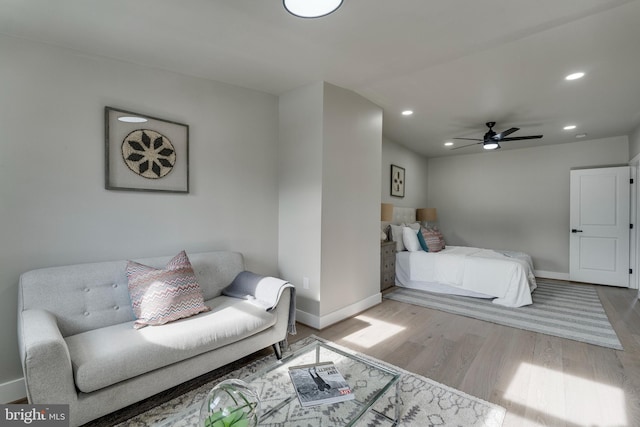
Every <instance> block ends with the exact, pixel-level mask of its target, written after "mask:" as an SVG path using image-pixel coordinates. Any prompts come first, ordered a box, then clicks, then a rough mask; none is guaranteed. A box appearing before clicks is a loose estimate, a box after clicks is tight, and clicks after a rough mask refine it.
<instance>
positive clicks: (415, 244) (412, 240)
mask: <svg viewBox="0 0 640 427" xmlns="http://www.w3.org/2000/svg"><path fill="white" fill-rule="evenodd" d="M402 241H403V243H404V246H405V247H406V248H407V250H408V251H409V252H417V251H421V250H422V248H421V247H420V242H419V241H418V234H417V233H416V232H415V231H414V230H413V229H412V228H409V227H403V228H402Z"/></svg>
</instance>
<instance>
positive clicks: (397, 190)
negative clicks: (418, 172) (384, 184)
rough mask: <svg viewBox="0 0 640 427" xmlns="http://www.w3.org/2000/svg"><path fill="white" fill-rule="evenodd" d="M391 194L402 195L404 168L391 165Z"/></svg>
mask: <svg viewBox="0 0 640 427" xmlns="http://www.w3.org/2000/svg"><path fill="white" fill-rule="evenodd" d="M391 195H392V196H395V197H404V168H401V167H400V166H396V165H391Z"/></svg>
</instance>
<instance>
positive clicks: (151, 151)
mask: <svg viewBox="0 0 640 427" xmlns="http://www.w3.org/2000/svg"><path fill="white" fill-rule="evenodd" d="M122 158H123V159H124V162H125V163H126V164H127V167H128V168H129V169H131V171H133V172H134V173H136V174H137V175H140V176H141V177H144V178H148V179H159V178H162V177H164V176H166V175H167V174H169V173H170V172H171V171H172V170H173V167H174V166H175V164H176V150H175V148H174V147H173V144H171V141H170V140H169V138H167V137H166V136H164V135H162V134H161V133H159V132H156V131H154V130H149V129H137V130H134V131H133V132H131V133H130V134H129V135H127V136H126V137H125V138H124V140H123V141H122Z"/></svg>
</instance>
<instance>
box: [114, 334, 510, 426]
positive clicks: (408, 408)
mask: <svg viewBox="0 0 640 427" xmlns="http://www.w3.org/2000/svg"><path fill="white" fill-rule="evenodd" d="M313 340H320V341H324V342H326V341H325V340H322V339H321V338H318V337H315V336H311V337H308V338H305V339H303V340H300V341H298V342H296V343H294V344H292V345H291V349H290V351H295V350H296V349H298V348H301V347H302V346H304V345H307V344H310V343H311V342H313ZM331 345H333V346H335V347H338V348H340V349H342V350H344V351H347V352H350V353H354V354H355V353H356V352H354V351H352V350H349V349H346V348H345V347H342V346H339V345H336V344H333V343H332V344H331ZM360 356H362V357H365V358H367V359H369V360H372V361H374V362H376V363H378V364H380V365H383V366H386V367H388V368H391V369H394V370H396V371H398V372H400V374H401V378H400V387H399V402H400V422H399V423H398V426H415V427H423V426H465V427H471V426H478V427H499V426H501V425H502V423H503V421H504V417H505V413H506V411H505V409H504V408H502V407H500V406H498V405H495V404H493V403H489V402H486V401H483V400H481V399H478V398H476V397H473V396H470V395H468V394H465V393H463V392H461V391H459V390H456V389H453V388H451V387H448V386H446V385H443V384H439V383H437V382H435V381H433V380H430V379H428V378H425V377H422V376H420V375H416V374H413V373H411V372H408V371H405V370H403V369H400V368H398V367H396V366H393V365H390V364H387V363H385V362H382V361H380V360H377V359H374V358H372V357H369V356H366V355H362V354H360ZM274 361H275V359H274V357H273V355H270V356H265V357H262V358H260V359H257V360H255V361H253V362H251V363H249V364H248V365H246V366H243V367H241V368H239V369H237V370H234V371H232V372H229V373H227V374H224V375H222V376H220V377H219V378H216V379H215V380H213V381H211V382H209V383H207V384H204V385H202V386H200V387H198V388H196V389H194V390H191V391H188V392H186V393H184V394H183V395H181V396H179V397H177V398H175V399H173V400H170V401H168V402H166V403H164V404H160V405H159V406H157V407H155V408H153V409H151V410H149V411H147V412H144V413H142V414H140V415H138V416H135V417H133V418H131V419H128V420H126V421H124V422H121V423H119V424H117V426H119V427H156V426H164V425H166V424H167V419H171V418H172V417H175V415H176V414H179V413H180V412H181V410H182V409H184V408H187V407H189V406H190V405H192V404H194V403H197V402H200V401H202V400H203V399H204V397H205V396H206V394H207V393H208V392H209V390H211V388H212V387H213V386H214V385H215V384H217V383H218V382H220V381H222V380H225V379H227V378H239V379H242V378H243V377H246V376H248V375H251V374H252V373H254V372H256V371H258V370H260V369H262V368H264V367H265V366H268V365H269V364H272V363H274ZM391 400H392V396H383V398H382V399H381V401H380V402H379V404H378V406H376V407H375V409H376V410H378V411H380V412H381V413H384V414H386V415H392V411H393V409H392V408H393V405H392V404H391ZM267 421H268V420H267ZM197 422H198V419H197V417H196V416H191V417H188V418H183V419H180V421H179V422H175V423H171V425H172V426H175V427H186V426H189V427H190V426H196V425H197ZM276 425H277V426H279V427H284V426H287V427H288V426H291V427H294V426H298V425H304V426H305V427H307V424H301V423H299V422H284V423H282V422H280V423H278V424H269V423H268V422H266V423H264V422H261V423H260V426H266V427H275V426H276ZM326 425H327V426H329V425H331V426H333V425H334V424H333V423H331V422H330V421H328V420H327V424H326ZM357 425H358V426H385V425H390V422H388V421H386V420H383V419H382V417H376V416H374V415H368V416H367V417H365V419H363V420H361V422H360V423H358V424H357ZM309 427H311V426H309Z"/></svg>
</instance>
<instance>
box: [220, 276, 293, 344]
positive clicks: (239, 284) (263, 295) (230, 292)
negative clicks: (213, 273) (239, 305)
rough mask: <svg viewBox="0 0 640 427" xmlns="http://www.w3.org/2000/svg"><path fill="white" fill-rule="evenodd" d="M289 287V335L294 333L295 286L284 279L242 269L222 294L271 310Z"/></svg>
mask: <svg viewBox="0 0 640 427" xmlns="http://www.w3.org/2000/svg"><path fill="white" fill-rule="evenodd" d="M287 288H291V301H290V303H289V327H288V332H289V333H290V334H291V335H295V334H296V288H295V286H293V285H292V284H291V283H289V282H287V281H286V280H282V279H278V278H276V277H270V276H262V275H259V274H256V273H252V272H251V271H243V272H241V273H238V275H237V276H236V277H235V279H233V282H231V284H230V285H229V286H227V287H226V288H224V289H223V290H222V294H223V295H226V296H229V297H234V298H242V299H246V300H248V301H251V302H252V303H254V304H256V305H258V306H260V307H262V308H264V309H265V310H267V311H269V310H272V309H273V308H274V307H275V306H276V305H278V301H280V295H282V292H284V290H285V289H287Z"/></svg>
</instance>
